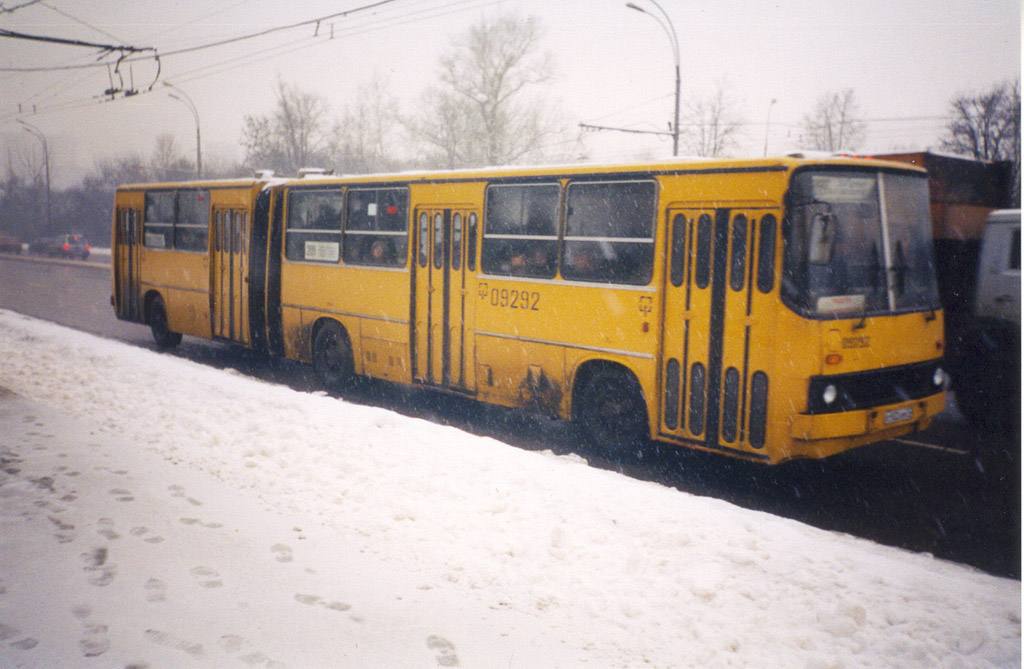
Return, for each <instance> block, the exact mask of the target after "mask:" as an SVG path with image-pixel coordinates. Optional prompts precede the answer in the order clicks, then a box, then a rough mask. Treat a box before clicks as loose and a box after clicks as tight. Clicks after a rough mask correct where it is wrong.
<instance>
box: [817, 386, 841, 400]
mask: <svg viewBox="0 0 1024 669" xmlns="http://www.w3.org/2000/svg"><path fill="white" fill-rule="evenodd" d="M836 395H838V393H837V392H836V387H835V386H834V385H832V384H831V383H830V384H828V385H827V386H825V390H823V391H821V399H823V400H825V404H832V403H833V402H835V401H836Z"/></svg>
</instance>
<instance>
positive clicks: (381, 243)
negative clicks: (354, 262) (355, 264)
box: [363, 239, 395, 265]
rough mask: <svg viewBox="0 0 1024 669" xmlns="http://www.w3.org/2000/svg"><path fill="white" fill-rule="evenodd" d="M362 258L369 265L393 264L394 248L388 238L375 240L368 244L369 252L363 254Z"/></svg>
mask: <svg viewBox="0 0 1024 669" xmlns="http://www.w3.org/2000/svg"><path fill="white" fill-rule="evenodd" d="M363 260H365V261H366V262H368V263H370V264H371V265H393V264H394V263H395V248H394V246H392V244H391V241H390V240H388V239H378V240H375V241H374V242H373V243H372V244H371V245H370V246H369V252H367V253H365V254H363Z"/></svg>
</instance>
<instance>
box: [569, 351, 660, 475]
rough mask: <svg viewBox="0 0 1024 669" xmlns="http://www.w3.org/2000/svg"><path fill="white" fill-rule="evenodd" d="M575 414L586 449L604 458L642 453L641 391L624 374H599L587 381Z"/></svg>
mask: <svg viewBox="0 0 1024 669" xmlns="http://www.w3.org/2000/svg"><path fill="white" fill-rule="evenodd" d="M579 401H580V403H581V406H580V408H579V410H578V412H577V414H576V423H577V428H578V432H579V436H580V438H581V439H582V440H583V444H584V446H585V447H586V448H588V449H590V450H592V451H594V452H596V453H599V454H600V455H603V456H605V457H616V456H622V455H626V454H632V455H636V454H641V453H642V448H643V445H644V442H645V441H646V429H647V421H646V416H647V410H646V407H645V406H644V401H643V397H642V396H641V393H640V388H639V387H638V386H637V384H636V382H635V381H634V380H633V379H632V378H631V377H630V376H628V375H627V374H625V373H623V372H617V371H614V370H606V371H601V372H598V373H597V374H595V375H594V376H593V377H591V378H590V380H589V381H587V383H586V386H584V388H583V392H582V393H581V395H580V398H579Z"/></svg>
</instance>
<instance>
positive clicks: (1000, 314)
mask: <svg viewBox="0 0 1024 669" xmlns="http://www.w3.org/2000/svg"><path fill="white" fill-rule="evenodd" d="M1020 260H1021V248H1020V210H1019V209H1003V210H999V211H994V212H992V214H990V215H989V218H988V221H987V223H986V224H985V231H984V234H983V236H982V240H981V251H980V255H979V257H978V276H977V284H976V290H975V294H974V300H973V302H972V312H973V313H972V314H971V319H970V322H969V324H968V325H967V327H966V328H965V329H964V333H963V343H962V350H961V352H960V355H959V358H960V360H959V361H958V364H957V365H956V366H955V369H956V371H957V374H956V375H955V376H954V379H953V388H954V391H955V392H956V397H957V404H958V405H959V407H960V411H961V412H962V413H963V414H964V416H965V417H967V418H968V419H969V420H971V421H973V422H976V423H979V424H981V425H986V426H988V427H996V428H1000V429H1007V428H1009V429H1016V430H1018V431H1019V430H1020V412H1021V406H1020V357H1021V349H1020V287H1021V276H1020Z"/></svg>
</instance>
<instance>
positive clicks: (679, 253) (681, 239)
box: [669, 214, 686, 288]
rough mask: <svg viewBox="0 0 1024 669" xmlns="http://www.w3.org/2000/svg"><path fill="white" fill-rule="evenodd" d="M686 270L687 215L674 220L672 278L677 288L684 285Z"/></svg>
mask: <svg viewBox="0 0 1024 669" xmlns="http://www.w3.org/2000/svg"><path fill="white" fill-rule="evenodd" d="M685 269H686V215H685V214H676V215H675V217H674V218H673V219H672V265H671V270H670V275H669V276H670V278H671V280H672V285H673V286H676V287H677V288H678V287H679V286H681V285H683V277H684V276H685Z"/></svg>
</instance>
